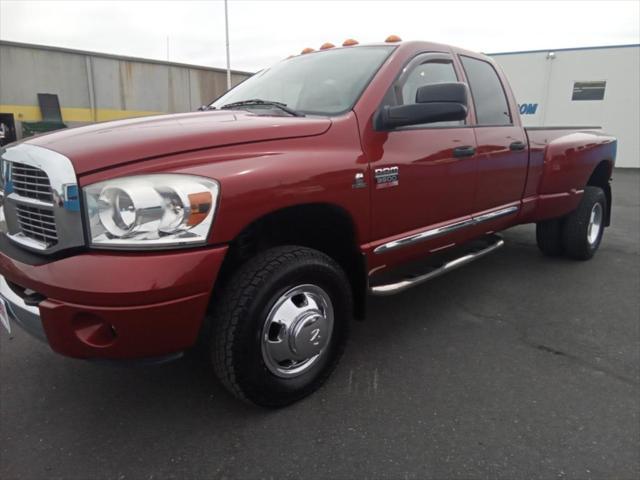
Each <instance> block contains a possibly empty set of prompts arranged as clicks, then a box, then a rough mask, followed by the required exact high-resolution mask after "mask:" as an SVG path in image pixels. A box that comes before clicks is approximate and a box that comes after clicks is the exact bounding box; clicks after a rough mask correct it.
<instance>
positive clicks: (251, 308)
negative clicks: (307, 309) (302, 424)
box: [211, 246, 353, 407]
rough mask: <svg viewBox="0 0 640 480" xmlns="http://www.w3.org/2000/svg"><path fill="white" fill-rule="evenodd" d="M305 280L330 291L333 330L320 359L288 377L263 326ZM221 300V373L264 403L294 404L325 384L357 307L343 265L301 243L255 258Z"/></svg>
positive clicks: (217, 325) (216, 361)
mask: <svg viewBox="0 0 640 480" xmlns="http://www.w3.org/2000/svg"><path fill="white" fill-rule="evenodd" d="M301 284H305V285H307V284H310V285H313V286H317V287H319V288H321V289H322V290H323V291H324V292H326V293H327V294H328V297H329V298H330V301H331V304H332V306H333V319H334V320H333V328H332V333H331V335H330V338H329V339H328V343H327V344H325V347H324V349H323V353H322V354H320V355H319V356H318V359H317V361H315V363H312V364H311V365H310V366H309V367H308V369H306V370H304V371H303V373H301V374H299V375H298V376H295V377H293V378H282V377H281V376H278V375H276V374H274V373H273V371H272V370H273V367H269V366H268V365H267V363H266V362H265V357H264V355H263V344H262V342H263V328H264V325H265V322H266V321H267V318H268V317H269V315H270V312H271V311H272V308H276V307H275V306H274V305H276V302H277V301H278V299H280V298H282V297H283V295H285V294H286V292H288V291H291V289H292V288H294V287H295V286H297V285H301ZM215 302H216V305H214V311H213V318H212V324H213V337H212V348H211V350H212V351H211V356H212V360H213V367H214V371H215V373H216V376H217V377H218V378H219V379H220V381H221V382H222V384H223V385H224V386H225V387H226V388H227V389H228V390H229V391H230V392H231V393H232V394H233V395H235V396H236V397H238V398H239V399H241V400H244V401H248V402H251V403H254V404H257V405H260V406H264V407H283V406H286V405H289V404H291V403H293V402H296V401H298V400H300V399H302V398H303V397H305V396H307V395H309V394H311V393H312V392H314V391H315V390H317V389H318V388H319V387H320V386H321V385H322V384H323V383H324V381H325V380H326V379H327V378H328V377H329V375H330V374H331V373H332V372H333V370H334V369H335V367H336V365H337V363H338V361H339V359H340V357H341V355H342V352H343V351H344V347H345V343H346V340H347V336H348V331H349V326H350V323H351V317H352V311H353V301H352V293H351V286H350V284H349V281H348V280H347V277H346V275H345V274H344V272H343V271H342V269H341V268H340V266H339V265H338V264H337V263H336V262H335V261H334V260H333V259H331V258H330V257H328V256H327V255H325V254H323V253H321V252H319V251H316V250H312V249H310V248H306V247H299V246H283V247H276V248H272V249H269V250H266V251H265V252H262V253H260V254H258V255H257V256H255V257H254V258H252V259H250V260H249V261H247V262H246V263H245V264H244V265H243V266H242V267H240V269H239V270H238V271H237V272H236V273H235V274H234V275H233V277H232V278H231V280H230V282H229V283H228V284H227V286H226V287H225V288H224V290H223V292H222V293H221V295H220V296H218V298H217V299H216V301H215ZM270 368H271V370H270Z"/></svg>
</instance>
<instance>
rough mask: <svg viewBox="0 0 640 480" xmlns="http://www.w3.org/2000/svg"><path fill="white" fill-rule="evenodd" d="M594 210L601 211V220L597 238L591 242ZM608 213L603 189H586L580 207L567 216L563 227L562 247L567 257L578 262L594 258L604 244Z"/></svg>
mask: <svg viewBox="0 0 640 480" xmlns="http://www.w3.org/2000/svg"><path fill="white" fill-rule="evenodd" d="M596 205H599V207H597V206H596ZM594 209H599V210H600V214H601V220H600V226H599V229H598V232H597V236H596V237H595V239H593V240H592V241H590V240H589V226H590V218H591V214H592V211H594ZM606 212H607V197H606V196H605V194H604V192H603V191H602V189H601V188H598V187H586V188H585V189H584V193H583V194H582V200H581V201H580V205H578V208H576V209H575V210H574V211H573V212H571V213H570V214H569V215H567V217H566V218H565V221H564V223H563V226H562V246H563V248H564V253H565V255H567V256H568V257H570V258H574V259H576V260H589V259H590V258H591V257H593V255H594V254H595V253H596V251H597V250H598V247H599V246H600V243H601V242H602V235H603V234H604V226H605V216H606Z"/></svg>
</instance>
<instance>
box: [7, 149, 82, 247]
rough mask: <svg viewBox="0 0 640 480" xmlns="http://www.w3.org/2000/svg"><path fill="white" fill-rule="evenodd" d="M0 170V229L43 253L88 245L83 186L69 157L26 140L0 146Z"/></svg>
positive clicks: (18, 243) (14, 240)
mask: <svg viewBox="0 0 640 480" xmlns="http://www.w3.org/2000/svg"><path fill="white" fill-rule="evenodd" d="M0 170H2V175H0V176H1V177H2V182H3V184H2V185H0V187H2V188H3V189H4V198H3V200H4V205H3V208H2V210H3V213H4V217H5V219H4V220H5V222H4V224H2V222H0V227H2V228H1V229H0V230H4V232H1V231H0V235H6V236H7V237H8V238H9V240H10V241H12V242H13V243H15V244H17V245H19V246H20V247H22V248H25V249H27V250H31V251H34V252H37V253H42V254H53V253H55V252H59V251H62V250H65V249H69V248H74V247H80V246H82V245H84V243H85V241H84V232H83V228H82V216H81V211H80V191H79V189H78V184H77V180H76V174H75V171H74V168H73V164H72V163H71V161H70V160H69V159H68V158H67V157H65V156H64V155H61V154H59V153H57V152H54V151H53V150H49V149H47V148H43V147H39V146H37V145H31V144H29V143H28V142H24V143H19V144H17V145H13V146H11V147H8V148H5V149H0ZM0 220H1V219H0Z"/></svg>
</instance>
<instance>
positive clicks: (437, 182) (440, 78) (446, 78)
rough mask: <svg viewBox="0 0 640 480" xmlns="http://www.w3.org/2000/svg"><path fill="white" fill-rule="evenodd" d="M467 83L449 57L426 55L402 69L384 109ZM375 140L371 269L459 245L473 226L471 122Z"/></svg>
mask: <svg viewBox="0 0 640 480" xmlns="http://www.w3.org/2000/svg"><path fill="white" fill-rule="evenodd" d="M461 78H462V75H460V72H459V67H458V65H457V64H456V63H455V62H454V61H453V58H452V56H451V55H448V54H444V53H430V54H421V55H419V56H417V57H414V59H413V60H411V61H410V62H409V63H408V64H407V65H406V66H405V67H404V68H403V70H402V72H401V73H400V75H399V76H398V78H397V80H396V82H395V83H394V85H393V86H392V87H391V89H390V90H389V92H388V93H387V95H386V96H385V99H384V101H383V105H401V104H408V103H415V95H416V91H417V89H418V88H419V87H421V86H423V85H428V84H430V83H439V82H456V81H461V80H460V79H461ZM469 108H470V109H471V108H472V106H471V99H469ZM467 118H469V116H468V117H467ZM372 139H373V142H372V143H370V146H369V152H368V153H369V158H370V164H371V171H372V177H373V178H372V179H371V205H372V234H373V235H372V237H373V238H374V239H376V240H375V241H374V252H375V255H374V258H375V259H376V261H374V262H373V264H374V265H375V264H382V263H386V261H387V260H392V259H393V260H400V259H408V258H410V257H413V256H418V255H424V254H425V253H428V252H430V251H433V250H437V249H440V248H443V247H446V246H448V245H450V244H452V243H455V242H456V238H457V235H459V233H460V230H462V228H461V227H462V224H463V223H464V222H465V221H467V220H469V219H470V218H471V217H470V214H471V213H472V209H473V200H474V194H475V188H476V169H477V162H476V160H477V159H476V156H475V148H476V140H475V135H474V131H473V129H472V128H471V126H470V125H469V124H468V121H458V122H440V123H432V124H424V125H412V126H408V127H400V128H397V129H395V130H392V131H384V132H375V134H374V135H372ZM394 172H395V173H397V176H396V177H395V179H393V178H392V177H391V176H390V174H392V173H394ZM389 178H392V181H389ZM421 233H425V235H422V236H420V234H421ZM416 235H417V238H416ZM389 246H390V247H391V248H388V247H389Z"/></svg>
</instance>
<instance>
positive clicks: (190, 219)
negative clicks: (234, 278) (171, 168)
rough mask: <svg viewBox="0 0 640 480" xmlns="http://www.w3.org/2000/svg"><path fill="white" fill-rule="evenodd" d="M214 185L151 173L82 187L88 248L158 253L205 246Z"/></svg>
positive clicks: (215, 198) (199, 179) (214, 197)
mask: <svg viewBox="0 0 640 480" xmlns="http://www.w3.org/2000/svg"><path fill="white" fill-rule="evenodd" d="M218 193H219V187H218V183H217V182H215V181H214V180H210V179H207V178H202V177H196V176H192V175H177V174H152V175H139V176H138V175H137V176H132V177H123V178H117V179H114V180H108V181H106V182H100V183H95V184H93V185H89V186H87V187H85V188H84V198H85V208H86V211H87V218H88V220H89V233H90V235H91V244H92V245H93V246H96V247H102V248H153V247H156V248H161V247H171V246H181V245H193V244H203V243H205V242H206V241H207V236H208V234H209V230H210V229H211V223H212V222H213V216H214V213H215V210H216V204H217V202H218Z"/></svg>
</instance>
